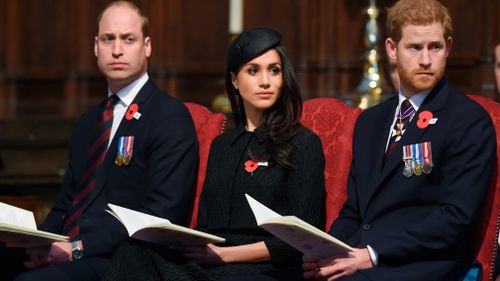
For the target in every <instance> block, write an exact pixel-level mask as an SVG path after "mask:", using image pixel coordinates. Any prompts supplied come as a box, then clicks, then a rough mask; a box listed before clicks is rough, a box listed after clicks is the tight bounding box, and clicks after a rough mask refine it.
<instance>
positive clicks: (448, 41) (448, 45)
mask: <svg viewBox="0 0 500 281" xmlns="http://www.w3.org/2000/svg"><path fill="white" fill-rule="evenodd" d="M452 46H453V37H451V36H448V38H446V57H448V55H449V54H450V52H451V47H452Z"/></svg>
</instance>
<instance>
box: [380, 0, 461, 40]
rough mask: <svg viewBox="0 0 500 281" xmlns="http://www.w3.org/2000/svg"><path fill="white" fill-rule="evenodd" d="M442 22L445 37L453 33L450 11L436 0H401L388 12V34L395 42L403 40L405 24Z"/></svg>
mask: <svg viewBox="0 0 500 281" xmlns="http://www.w3.org/2000/svg"><path fill="white" fill-rule="evenodd" d="M434 22H440V23H441V24H442V25H443V28H444V38H445V39H446V38H448V37H449V36H451V34H452V33H453V25H452V19H451V16H450V13H449V12H448V9H446V7H445V6H443V5H442V4H441V3H439V2H438V1H436V0H400V1H398V2H396V3H395V4H394V5H393V6H392V7H391V8H389V10H388V13H387V22H386V28H387V36H388V37H390V38H392V39H393V40H394V41H395V42H399V40H401V37H402V36H403V34H402V29H403V27H404V26H405V25H408V24H413V25H428V24H432V23H434Z"/></svg>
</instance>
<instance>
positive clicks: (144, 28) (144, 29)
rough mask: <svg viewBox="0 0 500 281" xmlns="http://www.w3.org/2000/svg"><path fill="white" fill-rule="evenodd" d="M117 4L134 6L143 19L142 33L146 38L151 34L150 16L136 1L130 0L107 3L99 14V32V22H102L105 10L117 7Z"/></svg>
mask: <svg viewBox="0 0 500 281" xmlns="http://www.w3.org/2000/svg"><path fill="white" fill-rule="evenodd" d="M115 6H128V7H130V8H132V9H133V10H134V11H136V12H137V14H138V15H139V18H140V19H141V21H142V35H144V38H146V37H148V36H149V20H148V18H147V17H146V16H145V15H144V14H143V13H142V11H141V9H139V7H138V6H137V5H135V4H134V3H132V2H130V1H125V0H120V1H114V2H111V3H109V4H108V5H106V7H105V8H104V9H103V10H102V11H101V13H100V14H99V15H98V16H97V33H99V23H100V22H101V19H102V15H103V14H104V12H106V11H107V10H108V9H109V8H111V7H115Z"/></svg>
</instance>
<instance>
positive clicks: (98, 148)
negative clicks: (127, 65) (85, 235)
mask: <svg viewBox="0 0 500 281" xmlns="http://www.w3.org/2000/svg"><path fill="white" fill-rule="evenodd" d="M118 100H119V98H118V97H117V96H116V95H114V94H113V95H111V96H110V97H108V99H107V100H106V101H105V102H104V104H103V105H102V111H101V114H100V116H99V120H98V121H97V123H96V125H95V128H94V132H93V133H94V137H93V141H92V145H91V146H90V147H89V150H88V152H87V164H86V166H85V167H86V168H85V173H84V174H83V176H82V180H81V183H80V188H79V190H80V192H79V193H78V195H77V196H76V197H75V198H73V203H72V205H71V207H70V208H69V210H68V212H67V213H66V216H65V217H64V225H63V233H65V234H66V235H68V236H69V237H70V238H71V239H73V238H75V237H77V236H78V234H79V233H80V227H79V224H78V218H79V217H80V215H81V214H82V213H83V211H84V210H85V208H86V207H87V205H88V204H89V202H88V199H89V197H90V194H91V193H92V190H93V189H94V186H95V183H96V175H97V174H98V172H99V170H100V168H101V166H102V165H101V164H102V162H103V161H104V158H105V157H106V153H107V151H108V143H109V137H110V134H111V126H112V125H113V109H114V106H115V104H116V103H117V102H118Z"/></svg>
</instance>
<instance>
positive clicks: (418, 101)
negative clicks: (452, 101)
mask: <svg viewBox="0 0 500 281" xmlns="http://www.w3.org/2000/svg"><path fill="white" fill-rule="evenodd" d="M431 90H432V89H429V90H426V91H423V92H420V93H417V94H416V95H413V96H412V97H410V103H411V105H412V106H413V108H415V111H418V109H419V108H420V106H421V105H422V103H423V102H424V100H425V98H426V97H427V95H429V93H430V92H431ZM398 96H399V103H398V107H400V106H401V103H403V101H404V100H405V99H407V97H405V96H404V95H403V90H402V89H400V90H399V94H398Z"/></svg>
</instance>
